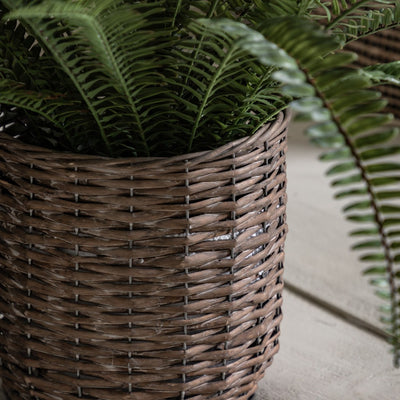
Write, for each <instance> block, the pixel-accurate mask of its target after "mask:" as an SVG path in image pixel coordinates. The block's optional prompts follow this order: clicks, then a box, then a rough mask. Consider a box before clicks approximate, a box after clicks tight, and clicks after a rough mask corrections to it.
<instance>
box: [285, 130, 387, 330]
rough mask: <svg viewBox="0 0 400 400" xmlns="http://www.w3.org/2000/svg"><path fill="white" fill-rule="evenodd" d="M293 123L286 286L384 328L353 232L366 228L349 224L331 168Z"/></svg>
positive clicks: (289, 157) (290, 153)
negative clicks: (331, 179)
mask: <svg viewBox="0 0 400 400" xmlns="http://www.w3.org/2000/svg"><path fill="white" fill-rule="evenodd" d="M303 126H304V125H301V124H299V123H293V124H292V126H291V129H290V137H289V151H288V167H287V169H288V198H289V200H288V224H289V234H288V239H287V244H286V263H285V267H286V269H285V280H286V282H287V283H288V284H290V285H294V286H296V287H297V288H299V289H301V290H302V291H304V292H308V293H310V294H312V295H314V296H316V297H319V298H321V299H322V300H324V301H326V302H328V303H331V304H333V305H334V306H336V307H338V308H340V309H342V310H343V311H344V312H346V313H349V314H353V315H355V316H357V317H359V318H361V319H363V320H365V321H366V322H368V323H370V324H373V325H375V326H377V327H380V323H379V322H378V321H379V317H378V311H377V309H378V300H377V298H376V296H375V294H374V293H373V289H372V288H371V286H369V284H368V282H367V280H366V278H365V277H363V276H361V271H362V269H363V268H365V265H362V264H361V262H360V261H359V260H358V254H356V252H354V251H351V250H350V246H351V244H352V243H354V241H352V239H350V238H349V236H348V232H350V230H351V229H354V228H359V227H360V226H359V225H358V226H357V225H355V224H352V223H350V222H348V221H346V220H345V218H344V216H343V213H342V211H341V208H342V207H343V204H345V203H343V202H339V201H337V200H334V199H333V195H334V193H335V191H334V190H333V189H332V188H331V187H330V186H329V180H328V178H327V177H326V176H324V172H325V171H326V170H327V168H328V164H326V163H322V162H320V161H319V160H318V156H319V154H320V153H321V150H320V149H318V148H315V147H314V146H311V145H310V144H309V143H308V142H307V139H306V138H305V137H304V135H303V134H302V132H301V128H302V127H303Z"/></svg>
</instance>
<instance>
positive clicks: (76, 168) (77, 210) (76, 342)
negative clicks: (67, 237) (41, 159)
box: [74, 167, 82, 397]
mask: <svg viewBox="0 0 400 400" xmlns="http://www.w3.org/2000/svg"><path fill="white" fill-rule="evenodd" d="M75 172H78V167H75ZM74 183H75V185H78V184H79V180H78V178H75V182H74ZM75 203H76V204H78V203H79V194H78V193H75ZM75 217H76V218H78V217H79V208H75ZM75 235H76V236H79V228H75ZM78 256H79V244H76V245H75V257H78ZM75 271H76V272H78V271H79V262H75ZM75 287H76V288H78V287H79V280H75ZM75 303H76V304H78V303H79V294H78V293H75ZM75 317H76V318H77V319H78V317H79V310H78V309H76V310H75ZM75 330H77V331H79V323H78V322H75ZM75 344H76V346H77V353H76V354H75V361H77V362H79V361H80V354H79V351H78V348H79V344H80V341H79V338H78V337H76V338H75ZM76 377H77V378H78V379H79V378H80V377H81V371H80V369H79V368H77V369H76ZM78 397H82V388H81V386H80V385H78Z"/></svg>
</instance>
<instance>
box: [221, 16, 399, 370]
mask: <svg viewBox="0 0 400 400" xmlns="http://www.w3.org/2000/svg"><path fill="white" fill-rule="evenodd" d="M214 29H221V30H223V31H224V32H231V34H232V35H236V37H237V40H238V43H241V45H242V46H243V48H246V49H247V50H248V51H249V52H251V53H252V54H254V55H257V54H262V46H263V45H261V44H259V45H258V46H257V49H253V48H252V44H253V43H252V42H249V43H247V42H246V40H245V39H244V38H245V37H246V35H247V32H246V28H245V27H244V26H243V25H237V24H236V23H234V22H232V21H228V20H224V21H219V22H214ZM261 31H262V32H263V33H264V35H265V38H266V39H267V40H268V41H267V42H266V43H268V44H270V43H271V42H272V43H275V44H276V45H277V46H279V48H281V49H282V51H285V53H286V54H289V55H290V56H291V57H292V58H293V59H294V60H295V61H296V62H295V63H288V64H284V63H276V65H278V66H279V67H280V68H281V70H280V71H279V72H277V73H276V74H275V75H274V76H275V78H276V79H278V80H280V81H281V82H282V83H283V84H284V86H283V88H282V90H283V91H284V92H286V93H287V94H288V95H290V96H292V97H294V98H297V100H296V101H295V103H294V107H295V108H296V109H297V110H298V111H300V112H302V113H303V114H307V115H310V116H313V115H314V116H315V115H316V116H317V117H318V120H319V122H318V124H317V125H315V126H313V127H311V128H310V129H309V130H308V135H309V136H310V137H311V139H312V141H314V142H316V143H318V144H320V145H322V146H323V147H324V148H328V149H330V150H329V151H328V152H326V153H325V154H324V155H323V156H322V157H321V158H322V159H323V160H329V161H336V163H337V164H336V165H335V166H334V167H333V168H331V169H330V171H329V175H330V176H333V175H335V176H336V175H338V177H337V178H336V179H334V180H333V182H332V184H333V185H334V186H335V187H340V188H342V189H341V190H340V191H339V192H338V193H337V197H339V198H349V199H352V198H354V197H355V198H356V201H355V202H354V201H353V202H352V203H351V204H350V205H349V206H347V207H346V208H345V210H344V211H345V214H346V215H347V218H348V219H349V220H351V221H353V222H355V223H364V224H367V225H368V228H367V229H363V230H361V231H359V232H358V233H359V235H360V236H361V237H362V236H365V237H366V239H364V240H362V241H361V242H360V243H359V244H357V245H356V247H358V248H363V249H364V250H365V249H368V250H370V252H367V253H365V254H364V255H363V256H362V258H361V259H362V261H363V262H366V263H368V264H369V266H368V269H367V271H369V272H371V271H373V273H375V274H376V276H375V278H374V281H373V282H372V283H374V284H377V285H378V289H377V294H378V295H379V296H380V297H382V298H384V299H385V300H386V301H387V304H386V306H385V310H387V312H385V313H384V315H383V316H382V321H383V322H385V324H387V327H388V332H389V335H390V337H391V338H392V344H393V349H394V354H395V357H394V360H395V364H396V365H397V366H398V365H399V363H400V276H399V267H398V265H399V263H400V255H399V253H398V250H397V249H398V247H399V246H398V242H397V239H396V237H397V233H398V232H399V229H398V225H399V224H400V218H398V217H397V216H396V213H397V212H398V210H399V206H400V205H399V204H398V199H399V197H400V187H399V180H400V175H399V172H398V169H395V168H392V167H391V166H392V165H393V163H388V162H387V157H390V156H392V155H397V154H400V146H391V145H387V144H386V142H387V141H388V140H390V139H391V138H392V137H393V136H394V135H396V134H397V131H396V130H394V129H392V128H385V127H384V125H385V123H386V122H389V121H390V120H391V119H392V116H391V115H385V114H382V113H381V112H382V110H383V108H384V107H385V102H384V101H381V100H380V93H378V92H375V91H371V90H370V87H371V86H373V85H374V82H373V80H371V79H370V77H369V76H368V75H367V74H363V73H361V72H359V71H357V70H354V69H352V68H351V67H349V66H348V65H349V62H351V61H353V59H354V57H353V55H352V54H348V53H336V51H338V50H339V49H340V43H339V42H338V41H337V40H336V39H335V37H332V36H329V35H327V34H326V33H325V32H324V31H323V30H322V29H318V28H317V27H316V26H314V25H313V24H312V23H310V21H309V20H307V19H301V18H291V17H287V18H280V19H275V20H274V23H270V24H268V25H267V24H265V27H263V28H262V29H261ZM259 59H260V61H262V62H266V60H263V59H262V57H260V58H259ZM267 62H268V61H267ZM388 201H389V202H388ZM393 201H394V202H397V204H395V205H393V204H391V202H393ZM365 210H367V211H365ZM396 227H397V229H396ZM396 232H397V233H396ZM376 263H378V264H377V266H375V264H376ZM371 273H372V272H371Z"/></svg>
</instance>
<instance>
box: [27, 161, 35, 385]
mask: <svg viewBox="0 0 400 400" xmlns="http://www.w3.org/2000/svg"><path fill="white" fill-rule="evenodd" d="M30 168H31V169H33V168H34V166H33V164H30ZM29 183H30V185H33V183H34V178H33V176H30V177H29ZM34 197H35V195H34V194H33V193H32V192H30V193H29V199H30V200H33V199H34ZM29 217H31V218H32V217H33V209H32V208H31V209H30V210H29ZM32 229H33V228H32V225H30V226H29V227H28V233H29V235H31V234H32ZM28 248H29V250H30V251H31V250H32V248H33V245H32V243H29V244H28ZM28 265H29V267H28V268H29V272H28V280H31V279H32V273H31V265H32V259H31V258H28ZM28 282H29V281H28ZM28 286H29V287H30V286H31V285H29V283H28ZM27 292H28V297H32V290H31V289H30V288H28V291H27ZM26 308H27V310H28V312H29V311H30V310H31V309H32V304H31V303H30V302H29V303H28V304H27V306H26ZM27 322H28V326H29V327H30V326H31V325H32V319H31V318H30V317H28V318H27ZM28 329H30V328H28ZM26 338H27V339H28V347H27V349H26V352H27V356H28V358H32V349H31V348H30V345H29V341H30V340H31V338H32V336H31V333H30V332H28V333H27V334H26ZM28 375H29V376H32V375H33V371H32V367H31V366H29V367H28ZM30 389H31V390H35V388H34V386H33V385H32V384H31V383H30Z"/></svg>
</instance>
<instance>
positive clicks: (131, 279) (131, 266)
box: [128, 176, 133, 393]
mask: <svg viewBox="0 0 400 400" xmlns="http://www.w3.org/2000/svg"><path fill="white" fill-rule="evenodd" d="M130 179H131V181H133V176H131V177H130ZM129 196H130V197H131V198H132V197H133V188H131V189H130V191H129ZM129 212H130V213H131V216H132V220H133V206H132V205H131V206H130V207H129ZM129 231H130V232H132V231H133V223H132V222H131V223H129ZM128 245H129V249H130V250H132V248H133V241H132V240H129V243H128ZM129 268H130V269H132V268H133V259H132V257H129ZM132 284H133V277H132V272H131V273H130V274H129V285H130V288H131V287H132ZM132 299H133V292H132V290H130V291H129V309H128V314H129V315H132V307H131V303H132ZM128 327H129V333H130V334H131V331H132V322H131V321H129V322H128ZM128 342H129V343H130V344H131V343H132V337H131V336H130V335H129V337H128ZM131 350H132V349H131V347H130V348H129V352H128V374H129V384H128V391H129V393H132V391H133V390H132V382H131V376H132V351H131Z"/></svg>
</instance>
